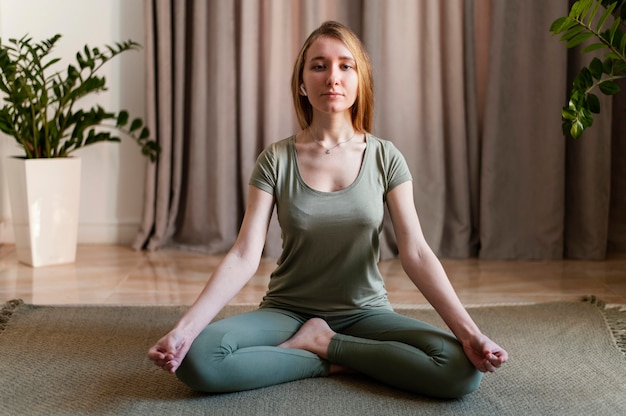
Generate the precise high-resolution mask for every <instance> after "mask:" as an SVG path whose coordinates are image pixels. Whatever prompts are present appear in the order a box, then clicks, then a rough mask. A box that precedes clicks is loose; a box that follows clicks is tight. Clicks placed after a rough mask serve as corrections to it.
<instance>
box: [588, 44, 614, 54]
mask: <svg viewBox="0 0 626 416" xmlns="http://www.w3.org/2000/svg"><path fill="white" fill-rule="evenodd" d="M603 48H608V46H606V45H605V44H604V43H592V44H591V45H589V46H586V47H585V48H584V49H583V50H582V52H583V53H588V52H593V51H596V50H598V49H603Z"/></svg>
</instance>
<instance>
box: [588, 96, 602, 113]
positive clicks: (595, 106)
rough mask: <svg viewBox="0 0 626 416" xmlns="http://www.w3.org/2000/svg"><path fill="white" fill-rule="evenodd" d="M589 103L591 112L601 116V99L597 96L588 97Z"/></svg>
mask: <svg viewBox="0 0 626 416" xmlns="http://www.w3.org/2000/svg"><path fill="white" fill-rule="evenodd" d="M587 103H588V104H589V111H591V112H592V113H594V114H600V99H599V98H598V96H597V95H595V94H591V93H590V94H588V95H587Z"/></svg>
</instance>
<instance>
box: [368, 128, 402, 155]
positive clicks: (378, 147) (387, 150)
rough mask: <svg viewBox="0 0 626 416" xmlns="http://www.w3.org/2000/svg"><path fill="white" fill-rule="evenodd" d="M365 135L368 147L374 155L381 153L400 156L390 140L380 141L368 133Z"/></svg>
mask: <svg viewBox="0 0 626 416" xmlns="http://www.w3.org/2000/svg"><path fill="white" fill-rule="evenodd" d="M366 135H367V144H368V146H371V147H372V148H373V149H374V151H375V152H376V153H382V154H384V155H396V154H397V155H399V154H400V151H399V150H398V148H397V147H396V145H395V144H393V142H392V141H391V140H386V139H381V138H380V137H377V136H374V135H373V134H370V133H366Z"/></svg>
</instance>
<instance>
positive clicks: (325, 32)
mask: <svg viewBox="0 0 626 416" xmlns="http://www.w3.org/2000/svg"><path fill="white" fill-rule="evenodd" d="M321 37H330V38H334V39H338V40H340V41H342V42H343V43H344V45H346V47H347V48H348V50H349V51H350V53H352V56H353V57H354V61H355V66H356V72H357V76H358V89H357V95H356V101H355V102H354V104H353V105H352V125H353V127H354V129H355V130H357V131H360V132H371V131H372V127H373V124H374V77H373V76H372V65H371V63H370V59H369V56H368V54H367V51H366V50H365V47H364V46H363V44H362V43H361V40H360V39H359V38H358V37H357V36H356V35H355V34H354V32H352V30H350V29H349V28H348V27H347V26H345V25H343V24H341V23H339V22H335V21H327V22H324V23H322V25H321V26H320V27H318V28H317V29H315V30H314V31H313V32H311V34H310V35H309V37H308V38H307V40H306V41H305V42H304V44H303V45H302V48H301V49H300V52H299V53H298V57H297V59H296V62H295V64H294V67H293V74H292V75H291V94H292V97H293V103H294V107H295V110H296V116H297V117H298V123H299V124H300V127H301V128H302V129H305V128H307V127H308V126H309V125H311V122H312V120H313V107H312V106H311V103H310V102H309V100H308V99H307V97H305V96H302V95H301V94H300V84H301V83H302V72H303V70H304V63H305V56H306V53H307V51H308V50H309V47H310V46H311V44H312V43H313V42H315V41H316V40H317V39H319V38H321Z"/></svg>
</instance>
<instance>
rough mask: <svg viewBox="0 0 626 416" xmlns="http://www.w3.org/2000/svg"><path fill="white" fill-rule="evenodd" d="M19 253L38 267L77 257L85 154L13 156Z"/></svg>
mask: <svg viewBox="0 0 626 416" xmlns="http://www.w3.org/2000/svg"><path fill="white" fill-rule="evenodd" d="M6 167H7V169H6V172H7V179H8V182H9V200H10V202H11V212H12V219H13V228H14V230H15V245H16V251H17V258H18V260H19V261H20V262H22V263H26V264H28V265H30V266H32V267H40V266H50V265H55V264H65V263H73V262H74V261H75V260H76V241H77V237H78V214H79V211H78V209H79V202H80V173H81V170H80V159H78V158H58V159H20V158H9V159H8V160H7V165H6Z"/></svg>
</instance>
